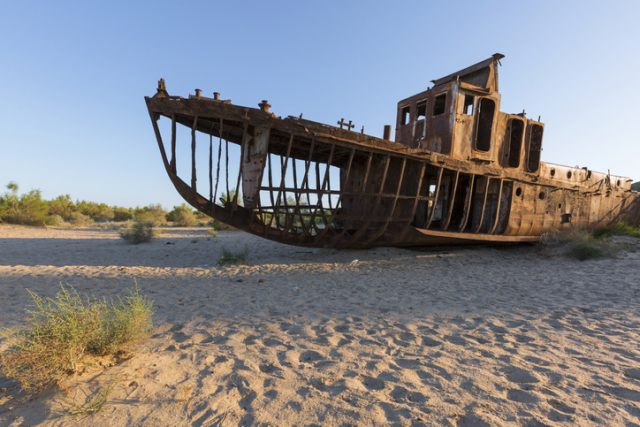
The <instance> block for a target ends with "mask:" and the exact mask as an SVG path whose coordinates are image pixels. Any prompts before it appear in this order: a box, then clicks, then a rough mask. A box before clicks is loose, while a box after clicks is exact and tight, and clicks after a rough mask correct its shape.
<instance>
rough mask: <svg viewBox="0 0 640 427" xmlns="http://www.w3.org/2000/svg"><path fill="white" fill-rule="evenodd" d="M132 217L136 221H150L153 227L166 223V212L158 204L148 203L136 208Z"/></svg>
mask: <svg viewBox="0 0 640 427" xmlns="http://www.w3.org/2000/svg"><path fill="white" fill-rule="evenodd" d="M133 218H134V219H135V220H136V221H138V222H145V223H150V224H152V225H153V226H154V227H158V226H160V225H163V224H166V223H167V213H166V212H165V210H164V209H162V206H160V205H149V206H145V207H143V208H139V209H136V210H135V213H134V215H133Z"/></svg>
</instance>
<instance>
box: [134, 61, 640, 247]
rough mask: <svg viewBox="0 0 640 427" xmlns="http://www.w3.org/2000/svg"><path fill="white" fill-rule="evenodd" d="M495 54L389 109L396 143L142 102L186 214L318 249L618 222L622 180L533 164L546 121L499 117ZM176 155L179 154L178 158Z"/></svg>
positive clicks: (191, 99) (623, 215) (628, 196)
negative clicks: (394, 115) (190, 210)
mask: <svg viewBox="0 0 640 427" xmlns="http://www.w3.org/2000/svg"><path fill="white" fill-rule="evenodd" d="M502 58H503V55H501V54H495V55H493V56H492V57H490V58H488V59H486V60H484V61H482V62H479V63H477V64H475V65H472V66H470V67H467V68H465V69H463V70H460V71H457V72H455V73H452V74H449V75H448V76H445V77H442V78H440V79H437V80H433V81H432V82H433V86H432V87H430V88H429V89H427V90H425V91H424V92H421V93H418V94H416V95H413V96H411V97H409V98H406V99H403V100H401V101H400V102H398V105H397V118H396V126H395V137H394V140H392V139H391V127H390V126H384V131H383V137H382V138H379V137H375V136H371V135H367V134H365V133H364V129H361V130H357V129H354V126H353V124H352V123H351V122H345V121H344V120H340V122H338V123H337V124H338V126H330V125H326V124H322V123H318V122H314V121H311V120H307V119H305V118H302V115H300V116H299V117H298V116H288V117H284V118H282V117H279V116H277V115H276V114H274V113H272V112H271V110H270V107H271V106H270V105H269V103H268V102H267V101H262V102H261V103H260V104H259V105H258V108H250V107H245V106H240V105H234V104H233V103H232V102H231V101H230V100H224V99H222V98H221V97H220V94H219V93H214V94H213V97H206V96H204V95H203V94H202V91H201V90H199V89H196V91H195V94H194V95H190V96H188V97H187V98H184V97H180V96H171V95H169V94H168V92H167V89H166V87H165V83H164V81H163V80H160V81H159V83H158V88H157V93H156V94H155V95H154V96H152V97H146V98H145V100H146V104H147V108H148V110H149V114H150V117H151V122H152V124H153V129H154V132H155V136H156V139H157V143H158V147H159V148H160V154H161V156H162V161H163V163H164V167H165V169H166V171H167V173H168V175H169V178H170V179H171V181H172V183H173V184H174V186H175V188H176V190H177V191H178V192H179V193H180V195H181V196H182V197H183V198H184V199H185V200H186V201H187V202H189V203H190V204H191V205H192V206H194V207H195V208H196V209H198V210H200V211H201V212H204V213H205V214H207V215H210V216H211V217H213V218H215V219H217V220H219V221H221V222H224V223H226V224H229V225H231V226H233V227H236V228H238V229H241V230H244V231H247V232H249V233H253V234H256V235H258V236H262V237H265V238H267V239H272V240H277V241H280V242H283V243H288V244H294V245H301V246H316V247H339V248H346V247H357V248H363V247H373V246H430V245H456V244H473V243H517V242H531V241H535V240H538V239H539V238H540V236H541V235H543V234H544V233H546V232H549V231H552V230H557V229H565V228H574V227H580V228H588V227H594V226H597V225H600V224H606V223H609V222H612V221H616V220H620V219H626V220H628V221H630V222H635V223H637V222H638V220H639V218H638V212H640V209H639V205H640V197H639V193H638V192H635V191H632V190H631V183H632V180H631V179H629V178H626V177H622V176H616V175H611V174H609V173H600V172H595V171H592V170H589V169H588V168H586V167H585V168H579V167H568V166H561V165H556V164H551V163H546V162H543V161H541V158H540V157H541V152H542V143H543V137H544V130H545V128H544V124H543V123H541V122H540V120H539V119H538V120H533V119H531V118H529V117H527V116H526V114H525V113H524V112H523V113H519V114H509V113H503V112H501V111H500V92H499V90H498V65H499V61H500V59H502ZM180 156H182V157H183V158H182V159H179V157H180Z"/></svg>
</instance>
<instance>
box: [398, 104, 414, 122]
mask: <svg viewBox="0 0 640 427" xmlns="http://www.w3.org/2000/svg"><path fill="white" fill-rule="evenodd" d="M410 123H411V105H405V106H404V107H400V125H401V126H407V125H408V124H410Z"/></svg>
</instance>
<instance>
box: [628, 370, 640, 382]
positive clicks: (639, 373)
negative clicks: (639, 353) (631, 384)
mask: <svg viewBox="0 0 640 427" xmlns="http://www.w3.org/2000/svg"><path fill="white" fill-rule="evenodd" d="M624 376H625V377H628V378H633V379H634V380H640V368H628V369H625V370H624Z"/></svg>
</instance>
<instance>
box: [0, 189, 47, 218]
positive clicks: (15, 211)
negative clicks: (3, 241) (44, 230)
mask: <svg viewBox="0 0 640 427" xmlns="http://www.w3.org/2000/svg"><path fill="white" fill-rule="evenodd" d="M7 189H8V190H9V192H7V193H5V194H3V195H2V196H0V217H1V219H2V221H3V222H7V223H10V224H23V225H44V224H45V220H46V218H47V215H48V208H47V202H46V201H44V200H42V196H41V194H40V191H39V190H31V191H29V192H28V193H25V194H23V195H21V196H19V197H18V185H17V184H16V183H14V182H10V183H9V184H8V185H7Z"/></svg>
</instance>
